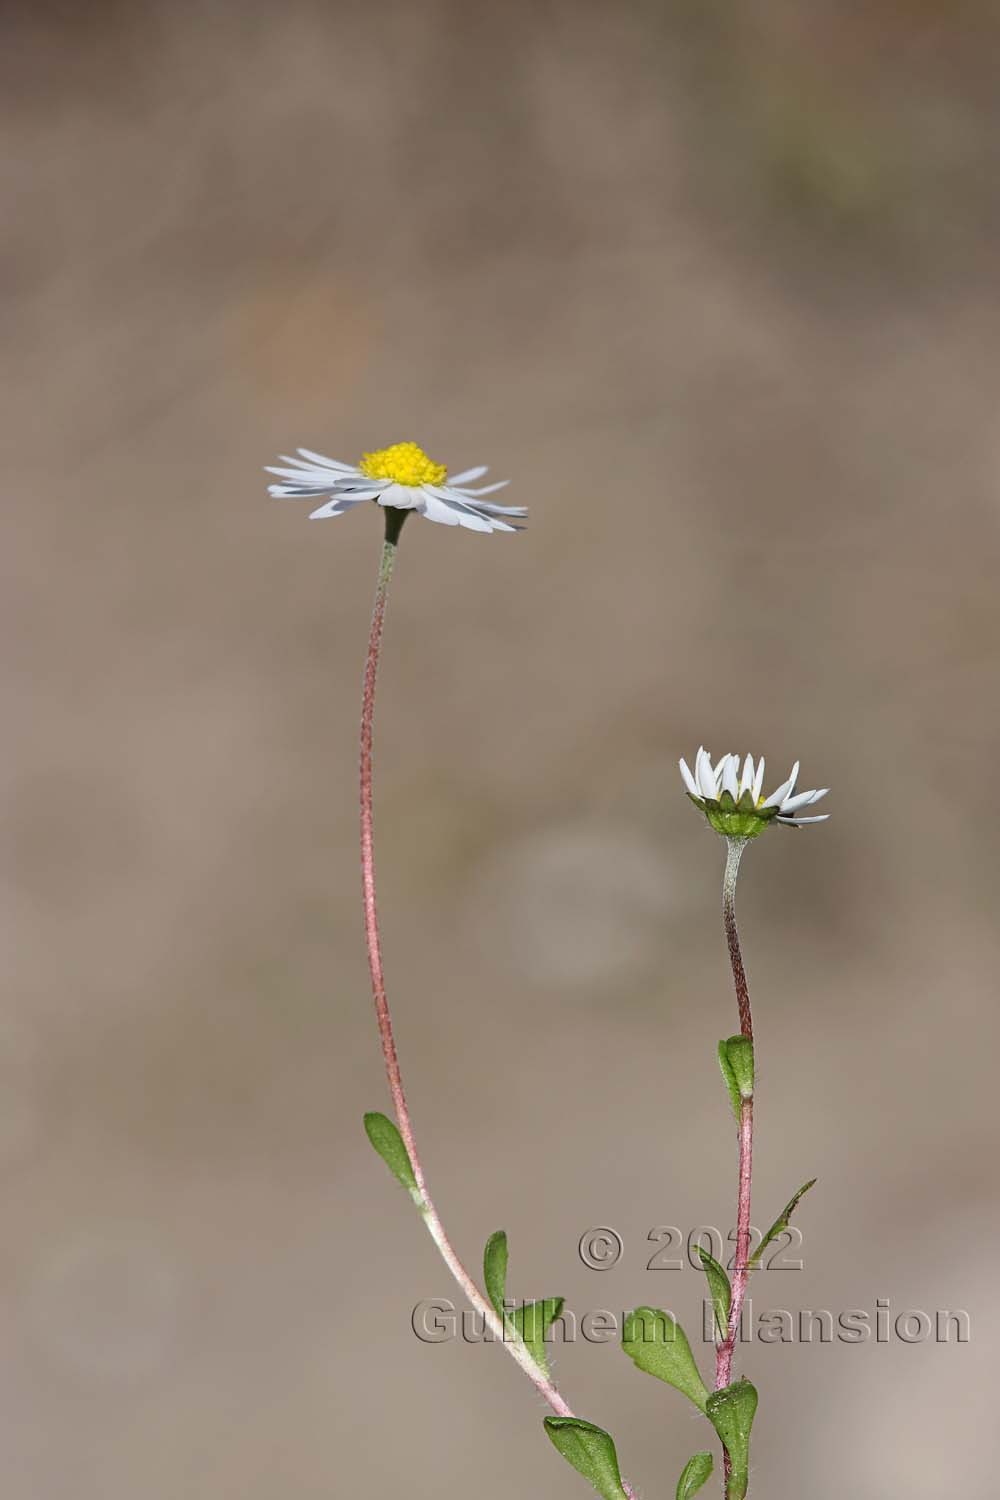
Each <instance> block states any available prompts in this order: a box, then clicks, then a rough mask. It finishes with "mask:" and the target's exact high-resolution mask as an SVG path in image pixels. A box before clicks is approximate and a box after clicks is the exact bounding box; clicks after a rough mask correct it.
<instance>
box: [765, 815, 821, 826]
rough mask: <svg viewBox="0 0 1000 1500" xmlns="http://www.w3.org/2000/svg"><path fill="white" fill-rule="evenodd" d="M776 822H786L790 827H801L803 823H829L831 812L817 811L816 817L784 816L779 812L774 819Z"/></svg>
mask: <svg viewBox="0 0 1000 1500" xmlns="http://www.w3.org/2000/svg"><path fill="white" fill-rule="evenodd" d="M774 821H775V822H776V823H784V824H785V825H786V827H789V828H801V826H802V824H803V823H828V822H829V821H830V814H829V813H817V814H816V816H815V817H814V818H783V817H782V816H781V814H780V813H779V814H778V816H777V817H776V818H775V820H774Z"/></svg>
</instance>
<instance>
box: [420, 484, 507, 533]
mask: <svg viewBox="0 0 1000 1500" xmlns="http://www.w3.org/2000/svg"><path fill="white" fill-rule="evenodd" d="M420 494H421V500H420V505H419V509H420V512H421V514H422V515H425V516H426V517H427V519H428V521H438V522H439V523H440V524H441V525H442V526H465V527H466V528H467V529H468V530H469V531H492V530H493V525H492V523H491V522H490V521H487V520H486V518H485V517H484V516H475V515H472V514H471V513H469V512H465V511H463V510H460V509H459V507H458V506H457V505H451V504H450V503H449V502H448V501H447V500H442V499H441V497H440V496H439V495H435V494H432V493H431V491H430V490H429V489H427V488H424V489H422V490H421V491H420Z"/></svg>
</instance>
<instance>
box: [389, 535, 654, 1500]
mask: <svg viewBox="0 0 1000 1500" xmlns="http://www.w3.org/2000/svg"><path fill="white" fill-rule="evenodd" d="M406 514H407V513H406V512H405V511H399V510H392V509H387V510H386V537H385V543H384V545H383V548H382V558H381V562H380V565H379V572H378V585H377V587H376V590H375V607H374V609H373V611H372V623H371V632H370V634H369V637H368V656H367V659H366V661H365V676H364V691H363V694H362V702H361V889H362V895H363V898H364V914H365V939H366V942H367V946H368V967H369V970H370V971H371V980H372V998H373V999H374V1001H375V1015H376V1018H377V1020H378V1030H379V1036H380V1037H381V1039H382V1056H383V1058H384V1060H385V1073H386V1078H387V1080H388V1083H389V1092H390V1094H391V1095H392V1105H393V1110H394V1111H395V1115H396V1124H397V1125H398V1127H399V1133H400V1135H401V1136H402V1138H403V1144H404V1145H405V1146H406V1151H407V1155H408V1156H409V1158H410V1164H411V1165H412V1167H413V1175H414V1177H415V1178H416V1183H417V1190H418V1193H419V1196H420V1203H419V1206H420V1211H421V1215H422V1217H423V1220H424V1223H425V1224H426V1225H427V1229H428V1231H429V1233H430V1236H431V1239H432V1240H433V1241H434V1243H435V1245H437V1247H438V1250H439V1251H440V1252H441V1257H442V1259H443V1260H444V1263H445V1265H446V1266H447V1267H448V1269H449V1271H450V1272H451V1274H452V1276H454V1278H455V1280H456V1281H457V1282H458V1284H459V1286H460V1287H461V1288H462V1291H463V1292H464V1293H465V1295H466V1297H467V1298H468V1300H469V1302H470V1303H471V1304H472V1306H473V1307H474V1308H475V1310H476V1312H477V1313H479V1315H480V1316H481V1318H482V1319H483V1322H484V1323H485V1325H486V1327H487V1328H488V1329H489V1330H490V1332H491V1333H492V1335H493V1337H494V1338H495V1339H496V1340H497V1341H498V1342H499V1343H502V1345H503V1347H504V1348H505V1349H506V1350H507V1351H508V1353H509V1354H510V1355H511V1356H512V1358H513V1359H515V1360H516V1361H517V1363H518V1364H519V1365H520V1366H521V1369H522V1370H523V1371H524V1373H525V1374H526V1375H527V1376H528V1379H529V1380H530V1381H531V1383H532V1385H533V1386H534V1387H535V1389H536V1390H537V1391H538V1392H539V1394H540V1395H542V1396H544V1398H545V1400H546V1401H547V1402H548V1404H549V1406H550V1407H551V1408H552V1410H553V1411H554V1412H555V1413H556V1415H557V1416H560V1417H572V1416H573V1411H572V1409H571V1407H570V1406H569V1405H568V1404H567V1403H566V1402H565V1401H564V1400H563V1398H562V1396H561V1395H560V1394H559V1392H558V1390H557V1389H556V1387H555V1385H554V1384H553V1383H552V1381H551V1380H550V1379H549V1378H548V1376H547V1375H546V1374H545V1373H544V1372H543V1371H542V1370H540V1369H539V1367H538V1366H537V1365H536V1364H535V1361H534V1360H533V1359H532V1357H531V1354H530V1352H529V1350H528V1347H527V1345H526V1344H525V1343H524V1341H523V1340H522V1339H520V1338H518V1337H517V1336H516V1334H515V1333H514V1332H513V1330H512V1329H511V1327H510V1326H509V1325H506V1326H505V1324H504V1322H503V1320H502V1319H501V1318H499V1317H498V1316H497V1313H496V1311H495V1310H494V1308H493V1307H492V1305H491V1304H490V1302H489V1301H488V1299H487V1298H486V1297H485V1296H484V1295H483V1293H482V1292H481V1291H480V1290H479V1288H478V1286H477V1285H476V1283H475V1282H474V1281H473V1279H472V1277H471V1276H470V1275H469V1273H468V1271H467V1270H466V1269H465V1266H464V1265H463V1264H462V1262H461V1261H460V1260H459V1258H458V1255H457V1253H456V1251H455V1250H454V1248H453V1246H452V1244H451V1241H450V1240H449V1239H448V1236H447V1234H446V1233H445V1229H444V1225H443V1224H442V1223H441V1219H440V1216H439V1214H438V1211H437V1209H436V1208H435V1207H434V1202H433V1199H432V1198H431V1195H430V1192H429V1191H428V1188H427V1181H426V1179H425V1177H424V1169H423V1166H422V1164H421V1161H420V1155H419V1152H418V1151H417V1143H416V1140H415V1139H414V1135H413V1124H412V1122H411V1120H410V1111H409V1107H408V1105H407V1103H406V1094H405V1092H404V1090H403V1078H402V1074H401V1072H400V1067H399V1056H398V1054H397V1052H396V1040H395V1037H394V1035H393V1029H392V1016H391V1014H390V1011H389V1001H388V998H387V996H386V990H385V974H384V972H383V968H382V941H381V937H380V935H379V925H378V913H377V907H376V899H375V852H374V816H373V799H372V726H373V722H374V716H375V682H376V678H377V676H378V664H379V656H380V654H381V649H382V633H383V629H384V626H385V609H386V601H387V597H388V590H389V580H390V579H391V577H392V570H393V564H394V562H395V560H396V545H397V542H398V540H399V533H400V531H401V530H402V525H403V521H404V520H405V519H406ZM622 1487H623V1489H624V1491H625V1493H626V1495H628V1496H629V1500H635V1491H634V1490H633V1489H632V1488H631V1487H630V1486H629V1485H628V1484H626V1483H625V1482H624V1480H623V1481H622Z"/></svg>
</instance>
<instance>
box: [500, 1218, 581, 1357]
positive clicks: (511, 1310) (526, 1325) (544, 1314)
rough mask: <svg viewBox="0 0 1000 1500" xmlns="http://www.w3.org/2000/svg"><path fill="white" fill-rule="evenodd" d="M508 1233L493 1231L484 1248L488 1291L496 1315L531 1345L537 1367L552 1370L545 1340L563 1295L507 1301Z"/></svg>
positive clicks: (511, 1334) (557, 1314) (558, 1311)
mask: <svg viewBox="0 0 1000 1500" xmlns="http://www.w3.org/2000/svg"><path fill="white" fill-rule="evenodd" d="M507 1259H508V1249H507V1235H506V1234H505V1232H504V1231H503V1230H502V1229H498V1230H497V1231H496V1232H495V1233H494V1234H491V1235H490V1237H489V1239H488V1240H487V1241H486V1249H485V1250H484V1251H483V1280H484V1282H485V1283H486V1294H487V1296H488V1297H489V1299H490V1301H491V1302H492V1303H493V1307H494V1310H495V1311H496V1314H497V1317H498V1318H501V1319H502V1321H503V1325H504V1328H505V1329H506V1330H507V1333H508V1336H514V1335H516V1337H517V1338H519V1339H520V1340H521V1342H522V1343H524V1344H526V1345H527V1346H528V1353H529V1354H530V1355H531V1357H532V1359H533V1360H534V1361H535V1364H536V1365H537V1366H538V1368H539V1369H540V1370H541V1371H542V1372H543V1373H544V1374H546V1375H547V1374H548V1373H549V1364H548V1360H547V1359H546V1357H545V1340H546V1337H547V1335H548V1332H549V1329H550V1328H551V1327H552V1324H553V1323H554V1322H555V1320H556V1318H558V1317H559V1315H560V1314H561V1312H562V1310H563V1299H562V1297H545V1298H543V1299H542V1301H540V1302H522V1304H521V1306H520V1307H514V1306H513V1305H512V1304H510V1303H508V1302H507V1300H506V1299H507Z"/></svg>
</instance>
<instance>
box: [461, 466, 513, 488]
mask: <svg viewBox="0 0 1000 1500" xmlns="http://www.w3.org/2000/svg"><path fill="white" fill-rule="evenodd" d="M488 472H489V465H488V464H480V465H479V467H478V468H476V469H463V470H462V472H461V474H453V475H452V476H451V478H450V480H449V481H448V483H449V484H470V483H471V482H472V480H473V479H482V477H483V475H484V474H487V473H488ZM504 483H507V481H506V480H505V481H504Z"/></svg>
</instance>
